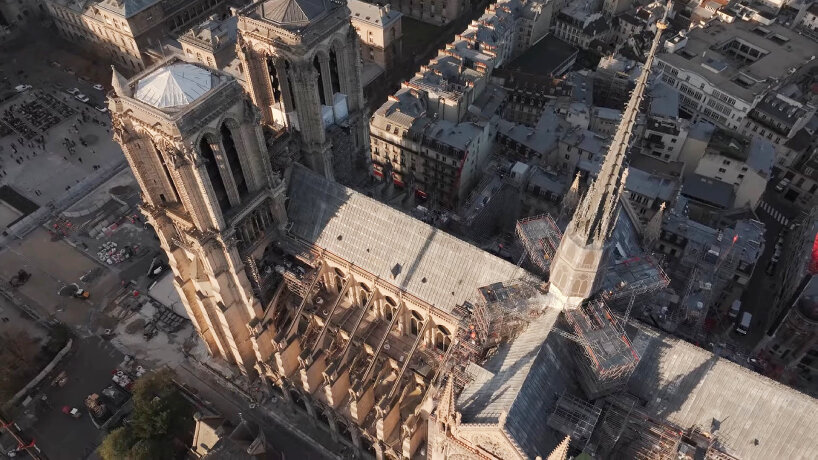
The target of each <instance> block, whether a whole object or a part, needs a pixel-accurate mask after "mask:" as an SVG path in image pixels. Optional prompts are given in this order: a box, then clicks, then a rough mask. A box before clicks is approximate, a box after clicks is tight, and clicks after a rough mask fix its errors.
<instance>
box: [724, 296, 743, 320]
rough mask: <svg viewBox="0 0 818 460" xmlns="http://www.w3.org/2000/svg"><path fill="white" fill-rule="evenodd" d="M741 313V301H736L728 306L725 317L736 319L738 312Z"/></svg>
mask: <svg viewBox="0 0 818 460" xmlns="http://www.w3.org/2000/svg"><path fill="white" fill-rule="evenodd" d="M740 311H741V300H739V299H736V300H734V301H733V305H731V306H730V311H729V312H727V315H728V316H730V317H731V318H737V317H738V314H739V312H740Z"/></svg>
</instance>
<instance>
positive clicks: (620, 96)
mask: <svg viewBox="0 0 818 460" xmlns="http://www.w3.org/2000/svg"><path fill="white" fill-rule="evenodd" d="M640 72H642V64H641V63H639V62H637V61H633V60H630V59H627V58H625V57H622V56H618V55H608V56H603V57H602V59H600V60H599V64H597V67H596V71H594V73H593V100H594V105H596V106H599V107H610V108H613V109H617V110H622V108H623V107H625V102H626V101H627V100H628V95H629V94H630V92H631V90H633V87H634V84H635V82H636V78H637V77H638V76H639V73H640Z"/></svg>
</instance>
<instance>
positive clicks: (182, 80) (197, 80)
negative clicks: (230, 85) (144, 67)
mask: <svg viewBox="0 0 818 460" xmlns="http://www.w3.org/2000/svg"><path fill="white" fill-rule="evenodd" d="M212 78H213V74H211V73H210V71H208V70H206V69H203V68H201V67H199V66H195V65H193V64H188V63H186V62H176V63H173V64H170V65H167V66H164V67H161V68H159V69H156V70H154V71H153V72H151V73H150V74H148V75H147V76H145V77H143V78H141V79H140V80H139V82H138V83H137V86H136V93H135V96H134V97H136V99H139V100H140V101H142V102H144V103H146V104H150V105H152V106H154V107H156V108H158V109H165V108H170V107H178V106H183V105H188V104H190V103H191V102H193V101H195V100H197V99H199V98H200V97H202V95H204V94H205V93H206V92H208V91H210V89H211V88H212V86H213V84H212Z"/></svg>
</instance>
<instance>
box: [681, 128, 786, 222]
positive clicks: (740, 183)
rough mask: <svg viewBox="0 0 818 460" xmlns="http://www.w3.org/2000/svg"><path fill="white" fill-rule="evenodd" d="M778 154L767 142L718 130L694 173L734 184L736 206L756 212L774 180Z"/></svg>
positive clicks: (734, 205)
mask: <svg viewBox="0 0 818 460" xmlns="http://www.w3.org/2000/svg"><path fill="white" fill-rule="evenodd" d="M774 159H775V152H774V150H773V146H772V144H770V143H769V142H767V141H766V140H764V139H759V138H753V139H749V138H746V137H744V136H741V135H739V134H737V133H732V132H729V131H726V130H723V129H720V128H716V130H715V132H713V135H712V136H711V138H710V141H709V142H708V144H707V147H706V148H705V150H704V155H703V156H702V157H701V158H699V160H698V162H697V164H696V165H695V166H693V165H690V166H691V167H694V173H695V174H699V175H702V176H704V177H709V178H712V179H715V180H719V181H722V182H724V183H727V184H731V185H732V186H733V187H734V190H735V202H734V204H733V207H736V208H740V207H743V206H749V207H750V208H751V209H755V207H756V205H758V201H759V200H760V199H761V195H762V194H763V193H764V190H766V188H767V181H768V180H770V177H771V174H772V169H773V162H774Z"/></svg>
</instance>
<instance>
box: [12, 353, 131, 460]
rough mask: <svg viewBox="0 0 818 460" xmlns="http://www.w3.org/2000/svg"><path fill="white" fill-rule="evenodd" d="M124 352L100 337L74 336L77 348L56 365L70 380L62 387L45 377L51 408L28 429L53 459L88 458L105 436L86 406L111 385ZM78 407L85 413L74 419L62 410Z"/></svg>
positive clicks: (49, 406)
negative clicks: (79, 337)
mask: <svg viewBox="0 0 818 460" xmlns="http://www.w3.org/2000/svg"><path fill="white" fill-rule="evenodd" d="M122 358H123V355H122V353H120V352H119V351H117V350H116V349H115V348H114V347H112V346H111V345H110V344H109V343H108V342H106V341H104V340H102V339H100V338H99V337H89V338H85V339H75V340H74V349H73V350H72V352H71V353H70V354H69V355H68V356H67V357H66V358H65V360H64V361H63V363H61V364H60V365H59V366H57V369H56V370H55V372H57V373H59V372H60V371H65V372H66V374H67V375H68V381H67V383H66V384H65V386H63V387H52V386H51V385H50V380H49V379H46V380H44V383H43V385H42V390H43V393H44V394H45V395H46V396H47V398H48V399H47V400H48V402H49V404H48V407H43V408H41V410H40V412H39V413H38V415H37V419H38V420H37V421H36V422H34V424H33V426H32V427H31V428H30V429H29V430H28V431H29V432H30V434H31V435H32V436H33V437H34V439H36V440H37V445H38V446H40V448H41V449H42V450H43V451H44V452H45V454H46V455H47V456H48V458H49V459H50V460H62V459H65V460H76V459H82V458H86V457H88V455H89V454H91V453H92V452H93V451H94V450H95V449H96V447H97V445H99V443H100V442H101V441H102V438H103V437H104V435H105V432H104V431H100V430H99V429H97V427H95V426H94V424H93V423H92V422H91V418H90V416H89V415H88V411H87V410H86V409H85V405H84V401H85V398H86V397H87V396H88V395H89V394H92V393H97V392H99V391H100V390H102V389H103V388H105V387H106V386H108V385H110V384H111V383H112V382H111V374H112V371H113V370H114V369H116V368H117V365H118V364H119V363H121V362H122ZM63 406H69V407H76V408H79V409H80V410H81V411H82V416H80V418H78V419H75V418H72V417H70V416H68V415H66V414H63V413H62V407H63Z"/></svg>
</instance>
